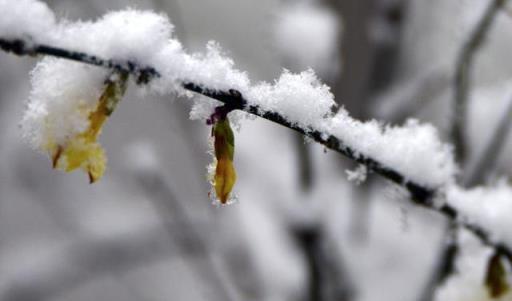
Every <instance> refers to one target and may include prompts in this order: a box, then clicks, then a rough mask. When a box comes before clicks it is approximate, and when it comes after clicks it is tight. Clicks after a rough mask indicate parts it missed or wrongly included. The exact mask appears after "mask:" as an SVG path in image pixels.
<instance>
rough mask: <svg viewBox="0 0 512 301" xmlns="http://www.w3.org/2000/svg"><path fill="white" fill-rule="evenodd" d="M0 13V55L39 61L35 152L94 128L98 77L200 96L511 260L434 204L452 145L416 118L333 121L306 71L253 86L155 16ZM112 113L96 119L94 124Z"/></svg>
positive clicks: (33, 106) (30, 133)
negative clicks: (348, 164)
mask: <svg viewBox="0 0 512 301" xmlns="http://www.w3.org/2000/svg"><path fill="white" fill-rule="evenodd" d="M33 6H34V7H33ZM36 8H37V9H36ZM0 10H1V11H4V12H13V13H12V14H11V13H6V14H5V15H4V18H2V20H1V21H0V48H1V49H2V50H4V51H6V52H12V53H14V54H16V55H29V56H34V55H45V56H47V57H45V58H43V59H42V60H41V61H40V62H39V63H38V64H37V66H36V67H35V69H34V71H33V72H32V74H31V75H32V77H31V80H32V91H31V94H30V97H29V101H28V105H27V111H26V113H25V116H24V119H23V121H22V130H23V132H24V133H23V134H24V136H25V137H26V139H27V140H28V141H29V142H30V143H31V144H32V145H33V146H34V148H36V149H39V150H43V151H47V150H48V145H61V144H62V143H65V142H66V141H68V140H69V139H74V138H73V137H76V135H82V133H83V132H84V130H87V129H88V128H89V130H90V128H91V127H95V126H96V125H95V124H94V122H95V121H94V120H91V118H90V116H91V115H90V114H91V112H92V113H96V112H97V111H98V108H100V107H101V105H102V104H101V103H99V104H98V98H100V100H101V99H103V97H100V96H102V95H105V94H106V93H107V92H108V91H107V90H103V92H102V87H103V88H104V85H105V79H107V82H109V83H111V85H113V84H115V83H116V82H117V81H118V80H116V79H115V78H112V74H114V75H115V74H118V73H120V74H131V75H132V76H133V78H134V79H135V82H136V83H137V84H139V85H141V86H143V88H145V89H146V90H147V91H148V92H149V93H156V94H162V95H169V94H178V95H184V96H190V97H192V96H193V94H194V93H191V92H195V93H198V94H201V95H203V96H206V97H207V98H205V97H193V100H194V106H193V109H192V115H193V116H195V117H197V118H202V119H203V120H206V119H207V118H209V117H210V116H211V115H212V114H213V112H214V108H215V107H218V106H219V104H223V105H224V106H225V108H226V109H228V110H227V111H232V110H236V111H243V112H246V113H249V114H252V115H256V116H259V117H262V118H264V119H267V120H270V121H272V122H275V123H277V124H280V125H282V126H285V127H287V128H289V129H292V130H294V131H297V132H299V133H301V134H303V135H305V136H308V137H309V138H312V139H313V140H315V141H316V142H318V143H320V144H322V145H324V146H325V147H327V148H329V149H331V150H333V151H336V152H339V153H341V154H343V155H345V156H346V157H348V158H350V159H352V160H354V161H356V162H358V163H360V164H363V165H365V166H366V167H367V168H368V170H369V171H372V172H375V173H377V174H379V175H381V176H383V177H385V178H386V179H388V180H390V181H392V182H394V183H396V184H398V185H400V186H402V187H404V188H405V189H407V190H408V191H409V192H410V194H411V198H412V200H413V201H414V202H415V203H416V204H418V205H421V206H423V207H426V208H429V209H431V210H434V211H437V212H440V213H441V214H443V215H445V216H447V217H448V218H449V219H451V220H453V221H457V222H458V224H459V225H461V226H463V227H465V228H466V229H468V230H470V231H471V232H473V233H474V234H475V235H476V236H477V237H479V238H480V240H481V241H482V242H484V243H485V244H486V245H490V246H492V247H494V248H496V249H497V250H500V252H503V253H504V254H507V256H510V257H511V258H512V252H511V251H510V249H509V248H508V247H507V246H506V245H505V243H500V242H499V241H501V240H495V237H494V236H492V235H490V232H489V230H494V228H491V229H490V228H487V227H486V228H482V227H481V226H480V225H485V223H482V221H481V220H480V219H475V220H471V221H469V220H467V219H465V218H463V217H462V216H460V215H459V210H460V207H459V205H460V204H459V203H451V202H443V201H439V202H438V201H437V200H439V199H442V198H443V196H444V195H445V193H446V191H447V190H448V188H450V187H453V186H454V175H455V174H456V172H457V167H456V164H455V163H454V160H453V154H452V148H451V146H450V145H447V144H445V143H443V142H441V141H440V139H439V137H438V134H437V131H436V129H435V128H434V127H433V126H431V125H428V124H420V123H419V122H417V121H415V120H409V121H407V122H406V123H405V125H403V126H389V125H384V124H381V123H379V122H377V121H375V120H372V121H367V122H362V121H359V120H356V119H353V118H352V117H350V116H349V114H348V112H347V111H346V110H345V109H343V108H340V109H339V111H338V113H336V114H334V113H332V112H333V110H332V108H333V106H335V102H334V96H333V95H332V93H331V92H330V89H329V87H327V86H326V85H324V84H322V83H321V82H320V81H319V80H318V78H317V77H316V75H315V73H314V72H313V71H312V70H307V71H304V72H302V73H299V74H293V73H290V72H288V71H284V72H283V74H282V75H281V76H280V78H279V79H277V80H276V81H275V82H274V83H273V84H270V83H266V82H262V83H257V84H251V82H250V80H249V78H248V76H247V74H246V73H245V72H242V71H239V70H237V69H235V68H234V62H233V61H232V60H231V59H230V58H228V57H225V56H224V55H223V54H222V51H221V50H220V47H219V46H218V45H217V44H216V43H213V42H211V43H208V45H207V49H206V52H205V53H204V54H203V53H194V54H189V53H187V52H186V51H185V50H184V49H183V47H182V45H181V43H180V42H179V41H178V40H176V39H175V38H173V36H172V30H173V26H172V24H171V23H170V21H169V20H168V19H167V17H166V16H164V15H161V14H155V13H153V12H141V11H136V10H125V11H119V12H112V13H109V14H107V15H105V16H104V17H102V18H100V19H99V20H97V21H95V22H71V21H61V22H56V21H55V18H54V17H53V14H52V13H51V11H50V10H49V9H48V8H47V7H46V5H44V4H42V3H40V2H37V1H35V0H23V1H8V0H0ZM41 24H45V25H44V26H43V25H41ZM25 28H26V31H24V30H23V29H25ZM48 56H52V57H56V58H63V59H67V60H59V59H56V58H51V57H48ZM69 60H72V61H75V62H80V63H84V64H77V63H71V62H69ZM90 65H93V66H96V67H92V66H90ZM97 67H103V68H97ZM109 69H110V70H109ZM113 71H114V72H113ZM107 88H108V86H107ZM102 93H103V94H102ZM114 94H115V93H114ZM114 96H116V97H117V96H120V95H117V94H115V95H114ZM212 99H213V100H212ZM107 100H108V99H107ZM214 100H216V101H214ZM219 101H220V103H219ZM116 103H117V100H116ZM107 104H108V103H107ZM107 107H108V106H107ZM110 113H111V111H107V112H106V113H105V114H103V115H101V114H100V116H99V117H101V118H102V119H101V120H102V122H103V120H104V119H105V118H106V117H108V115H109V114H110ZM231 114H232V113H231ZM102 122H101V123H100V125H101V124H102ZM95 130H96V131H95V133H98V130H97V129H96V128H95ZM79 137H80V136H79ZM75 151H76V150H75ZM78 153H79V152H78ZM59 155H60V154H59ZM511 193H512V192H511ZM450 195H453V193H452V194H448V197H450ZM456 205H457V206H456ZM462 211H463V210H461V212H462ZM507 241H508V240H507ZM510 241H511V242H512V240H510Z"/></svg>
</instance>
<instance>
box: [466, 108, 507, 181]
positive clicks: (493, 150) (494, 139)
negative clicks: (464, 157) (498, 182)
mask: <svg viewBox="0 0 512 301" xmlns="http://www.w3.org/2000/svg"><path fill="white" fill-rule="evenodd" d="M502 114H503V115H502V116H501V118H500V119H499V122H498V125H497V126H496V129H495V130H494V131H493V133H492V135H491V137H489V140H488V142H487V143H486V144H485V147H484V149H483V151H482V153H481V154H480V156H478V157H477V159H476V161H475V163H474V164H473V165H472V166H471V165H470V166H468V170H467V172H466V173H465V178H464V185H465V186H468V187H471V186H476V185H481V184H484V180H486V177H487V176H489V173H491V172H493V171H494V169H495V168H496V162H497V161H498V158H499V157H500V155H501V153H502V151H503V148H504V146H505V144H506V142H507V135H508V133H509V132H510V125H511V124H512V118H511V116H512V98H510V99H509V101H508V104H507V107H506V109H505V110H504V111H503V113H502Z"/></svg>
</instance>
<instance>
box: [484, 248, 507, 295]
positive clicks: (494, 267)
mask: <svg viewBox="0 0 512 301" xmlns="http://www.w3.org/2000/svg"><path fill="white" fill-rule="evenodd" d="M485 286H486V287H487V291H488V292H489V296H490V297H491V298H499V297H502V296H503V295H505V294H506V293H507V292H508V290H509V285H508V282H507V272H506V269H505V266H504V264H503V261H502V260H501V254H500V253H499V252H496V253H495V254H494V255H493V256H492V257H491V258H490V259H489V262H488V264H487V273H486V275H485Z"/></svg>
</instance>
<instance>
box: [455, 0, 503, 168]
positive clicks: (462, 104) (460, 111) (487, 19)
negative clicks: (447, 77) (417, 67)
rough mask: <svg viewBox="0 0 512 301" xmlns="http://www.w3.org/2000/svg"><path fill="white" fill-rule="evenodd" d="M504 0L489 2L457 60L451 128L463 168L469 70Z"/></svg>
mask: <svg viewBox="0 0 512 301" xmlns="http://www.w3.org/2000/svg"><path fill="white" fill-rule="evenodd" d="M504 3H505V0H491V1H490V2H489V6H488V7H487V9H486V11H485V12H484V13H483V15H482V17H481V18H480V20H479V21H478V23H477V25H476V27H475V28H474V30H473V32H472V33H471V35H470V37H469V39H468V40H467V41H466V43H464V45H463V46H462V49H461V50H460V54H459V56H458V58H457V63H456V70H455V76H454V102H453V109H452V110H453V111H452V114H453V119H452V127H451V136H452V141H453V144H454V146H455V156H456V158H457V161H458V163H459V164H460V165H461V166H462V167H463V166H464V163H465V161H466V156H467V150H466V139H465V131H466V129H467V124H466V123H467V106H468V98H469V90H470V84H471V83H470V81H471V68H472V65H473V61H474V59H475V55H476V53H477V52H478V50H479V49H480V47H481V46H482V44H483V43H484V42H485V38H486V36H487V33H488V32H489V30H490V29H491V27H492V24H493V22H494V20H495V19H496V14H497V13H498V11H499V10H500V8H501V7H502V6H503V4H504Z"/></svg>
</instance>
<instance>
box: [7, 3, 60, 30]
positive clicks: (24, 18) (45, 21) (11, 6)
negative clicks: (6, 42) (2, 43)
mask: <svg viewBox="0 0 512 301" xmlns="http://www.w3.org/2000/svg"><path fill="white" fill-rule="evenodd" d="M0 12H2V17H1V18H0V37H2V38H25V37H26V36H27V35H29V36H31V37H32V38H44V37H45V36H46V35H47V34H48V33H50V32H52V29H53V27H54V26H55V16H54V15H53V12H52V11H51V10H50V9H49V8H48V6H47V5H46V4H45V3H43V2H40V1H35V0H15V1H14V0H0Z"/></svg>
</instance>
